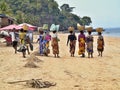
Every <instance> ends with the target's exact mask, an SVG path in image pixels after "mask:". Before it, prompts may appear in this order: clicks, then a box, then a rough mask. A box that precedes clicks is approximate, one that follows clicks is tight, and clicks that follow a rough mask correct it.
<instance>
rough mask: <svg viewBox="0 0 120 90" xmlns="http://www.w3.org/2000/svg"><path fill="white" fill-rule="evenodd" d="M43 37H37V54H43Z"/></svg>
mask: <svg viewBox="0 0 120 90" xmlns="http://www.w3.org/2000/svg"><path fill="white" fill-rule="evenodd" d="M43 41H44V37H43V35H39V53H40V54H43V49H44V43H43Z"/></svg>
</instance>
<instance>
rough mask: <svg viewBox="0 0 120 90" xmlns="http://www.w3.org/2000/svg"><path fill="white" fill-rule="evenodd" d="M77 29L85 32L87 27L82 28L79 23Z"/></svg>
mask: <svg viewBox="0 0 120 90" xmlns="http://www.w3.org/2000/svg"><path fill="white" fill-rule="evenodd" d="M77 29H78V30H79V31H83V30H85V26H81V25H80V24H79V23H77Z"/></svg>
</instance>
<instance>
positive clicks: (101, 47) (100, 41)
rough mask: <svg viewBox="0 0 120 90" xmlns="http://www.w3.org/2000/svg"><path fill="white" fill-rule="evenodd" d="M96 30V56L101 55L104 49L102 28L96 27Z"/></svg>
mask: <svg viewBox="0 0 120 90" xmlns="http://www.w3.org/2000/svg"><path fill="white" fill-rule="evenodd" d="M96 31H97V32H98V39H97V50H98V56H101V57H102V52H103V51H104V38H103V36H102V31H103V29H102V28H97V29H96Z"/></svg>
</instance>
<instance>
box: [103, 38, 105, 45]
mask: <svg viewBox="0 0 120 90" xmlns="http://www.w3.org/2000/svg"><path fill="white" fill-rule="evenodd" d="M103 46H105V42H104V38H103Z"/></svg>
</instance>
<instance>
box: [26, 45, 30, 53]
mask: <svg viewBox="0 0 120 90" xmlns="http://www.w3.org/2000/svg"><path fill="white" fill-rule="evenodd" d="M26 49H27V52H28V54H30V51H29V47H28V45H27V46H26Z"/></svg>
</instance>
